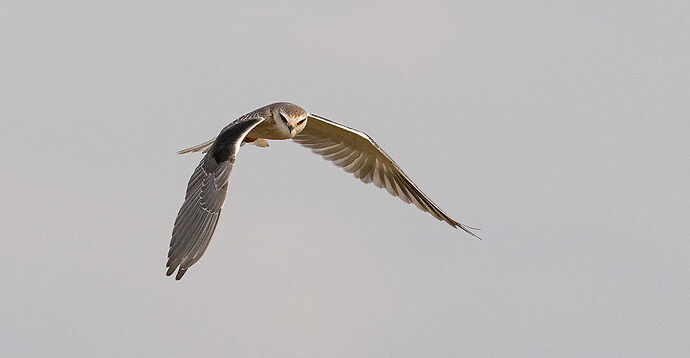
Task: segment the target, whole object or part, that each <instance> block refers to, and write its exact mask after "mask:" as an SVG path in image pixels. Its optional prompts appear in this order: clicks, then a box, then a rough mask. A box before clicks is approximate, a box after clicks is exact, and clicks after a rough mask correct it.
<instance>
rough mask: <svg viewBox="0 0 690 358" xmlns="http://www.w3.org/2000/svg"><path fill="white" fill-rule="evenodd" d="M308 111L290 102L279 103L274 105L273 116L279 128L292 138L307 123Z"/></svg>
mask: <svg viewBox="0 0 690 358" xmlns="http://www.w3.org/2000/svg"><path fill="white" fill-rule="evenodd" d="M308 115H309V113H307V111H305V110H304V109H302V107H300V106H297V105H294V104H292V103H280V104H279V105H278V106H276V107H275V110H274V113H273V118H275V121H276V124H277V125H278V127H279V128H281V130H284V131H285V134H286V135H288V136H289V137H290V138H293V137H294V136H296V135H297V134H299V132H301V131H302V129H304V127H305V126H306V125H307V116H308Z"/></svg>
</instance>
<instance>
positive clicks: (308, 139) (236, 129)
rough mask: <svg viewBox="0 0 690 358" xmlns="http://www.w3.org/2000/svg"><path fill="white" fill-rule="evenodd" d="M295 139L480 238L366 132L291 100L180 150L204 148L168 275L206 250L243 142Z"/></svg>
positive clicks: (177, 225)
mask: <svg viewBox="0 0 690 358" xmlns="http://www.w3.org/2000/svg"><path fill="white" fill-rule="evenodd" d="M285 139H291V140H292V141H294V142H296V143H298V144H300V145H302V146H304V147H306V148H309V149H311V151H312V152H314V153H316V154H318V155H320V156H322V157H323V158H324V159H326V160H329V161H331V162H333V163H334V164H335V165H336V166H338V167H341V168H342V169H344V170H345V171H346V172H348V173H351V174H353V175H354V176H355V178H357V179H359V180H361V181H362V182H364V183H374V185H376V186H377V187H379V188H384V189H386V190H387V191H388V192H389V193H390V194H391V195H393V196H397V197H398V198H400V199H401V200H402V201H404V202H405V203H408V204H409V203H412V204H414V205H416V206H417V207H418V208H419V209H421V210H422V211H425V212H428V213H429V214H431V215H432V216H433V217H435V218H436V219H438V220H441V221H445V222H446V223H448V224H449V225H450V226H452V227H454V228H460V229H462V230H463V231H465V232H466V233H468V234H470V235H472V236H474V237H477V238H479V237H478V236H477V235H476V234H475V233H474V232H473V231H472V230H479V229H478V228H474V227H471V226H467V225H463V224H461V223H459V222H457V221H455V220H453V219H452V218H451V217H450V216H448V215H447V214H446V213H445V212H444V211H443V210H441V209H440V208H439V207H438V206H437V205H436V204H434V202H432V201H431V199H429V197H428V196H426V195H425V194H424V193H423V192H422V191H421V190H420V189H419V188H418V187H417V185H416V184H415V183H414V182H413V181H412V179H410V177H409V176H407V175H406V174H405V173H404V172H403V171H402V169H400V167H399V166H398V165H397V164H396V163H395V161H393V158H391V157H390V156H389V155H388V154H386V152H384V151H383V149H381V147H380V146H379V145H378V144H377V143H376V142H375V141H374V140H373V139H372V138H371V137H370V136H369V135H367V134H366V133H364V132H362V131H359V130H356V129H353V128H350V127H347V126H345V125H342V124H339V123H336V122H334V121H331V120H329V119H327V118H325V117H322V116H319V115H316V114H313V113H309V112H307V111H306V110H304V109H303V108H302V107H300V106H297V105H295V104H292V103H288V102H277V103H273V104H269V105H266V106H264V107H261V108H259V109H256V110H254V111H252V112H249V113H247V114H245V115H243V116H241V117H239V118H238V119H236V120H235V121H233V122H231V123H230V124H228V125H227V126H225V128H223V129H222V130H221V131H220V133H219V134H218V136H217V137H215V138H212V139H210V140H208V141H206V142H204V143H201V144H199V145H195V146H193V147H190V148H186V149H183V150H180V151H179V152H178V153H179V154H185V153H192V152H202V153H205V155H204V157H203V158H202V159H201V161H200V162H199V165H198V166H197V167H196V169H195V170H194V173H193V174H192V176H191V178H190V179H189V183H188V184H187V191H186V194H185V199H184V202H183V204H182V207H181V208H180V210H179V212H178V214H177V217H176V219H175V224H174V225H173V231H172V237H171V239H170V248H169V250H168V261H167V264H166V267H167V271H166V275H167V276H171V275H172V274H173V273H174V272H175V271H176V270H177V274H176V275H175V279H176V280H180V279H181V278H182V276H184V274H185V272H187V270H188V269H189V267H190V266H192V265H194V264H195V263H196V262H197V261H199V259H200V258H201V256H202V255H203V254H204V252H205V251H206V248H207V247H208V245H209V242H210V241H211V237H212V236H213V232H214V231H215V229H216V225H217V224H218V218H219V216H220V212H221V209H222V207H223V204H224V202H225V197H226V194H227V191H228V179H229V177H230V172H231V171H232V167H233V165H234V163H235V160H236V157H237V153H238V151H239V149H240V147H241V146H243V145H245V144H247V143H252V144H254V145H256V146H258V147H267V146H268V140H285Z"/></svg>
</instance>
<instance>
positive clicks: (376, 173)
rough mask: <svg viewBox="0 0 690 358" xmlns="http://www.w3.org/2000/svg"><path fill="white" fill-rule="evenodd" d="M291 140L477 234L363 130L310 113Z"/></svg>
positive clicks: (452, 224) (471, 233)
mask: <svg viewBox="0 0 690 358" xmlns="http://www.w3.org/2000/svg"><path fill="white" fill-rule="evenodd" d="M293 140H294V141H295V142H297V143H299V144H301V145H303V146H305V147H307V148H310V149H311V150H312V152H314V153H316V154H318V155H320V156H322V157H323V158H324V159H326V160H330V161H332V162H333V163H334V164H335V165H337V166H339V167H341V168H343V169H345V171H346V172H348V173H353V174H354V176H355V177H356V178H358V179H360V180H361V181H363V182H364V183H371V182H373V183H374V185H376V186H378V187H379V188H384V189H386V190H388V192H389V193H390V194H391V195H393V196H397V197H399V198H400V199H402V201H404V202H406V203H413V204H415V205H416V206H417V207H418V208H419V209H421V210H422V211H425V212H428V213H429V214H431V215H432V216H433V217H435V218H436V219H438V220H442V221H445V222H447V223H448V224H449V225H450V226H452V227H455V228H457V227H459V228H461V229H462V230H464V231H465V232H467V233H468V234H470V235H472V236H475V237H477V235H475V234H474V233H473V232H472V231H470V229H474V228H471V227H469V226H466V225H463V224H461V223H459V222H457V221H455V220H453V219H451V218H450V217H449V216H448V215H447V214H446V213H445V212H443V210H441V209H440V208H439V207H438V206H436V204H434V202H433V201H431V199H429V197H427V196H426V195H425V194H424V193H422V191H421V190H419V188H418V187H417V185H415V183H414V182H412V179H410V177H408V176H407V175H406V174H405V173H404V172H403V171H402V169H400V167H399V166H398V165H397V164H396V163H395V162H394V161H393V159H392V158H391V157H390V156H389V155H388V154H386V152H384V151H383V149H381V147H379V145H378V144H376V142H375V141H374V140H373V139H371V137H369V136H368V135H367V134H366V133H364V132H360V131H358V130H356V129H352V128H349V127H346V126H344V125H342V124H338V123H335V122H333V121H330V120H328V119H326V118H323V117H320V116H317V115H315V114H310V115H309V117H308V119H307V126H306V127H305V128H304V129H303V130H302V132H301V133H300V134H298V135H297V136H296V137H295V138H293Z"/></svg>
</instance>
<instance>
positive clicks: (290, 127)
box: [287, 124, 295, 132]
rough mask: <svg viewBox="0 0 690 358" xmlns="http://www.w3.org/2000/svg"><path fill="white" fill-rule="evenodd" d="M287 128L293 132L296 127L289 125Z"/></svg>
mask: <svg viewBox="0 0 690 358" xmlns="http://www.w3.org/2000/svg"><path fill="white" fill-rule="evenodd" d="M287 126H288V129H289V130H290V132H292V130H293V129H295V126H293V125H292V124H288V125H287Z"/></svg>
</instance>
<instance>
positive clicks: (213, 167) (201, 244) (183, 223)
mask: <svg viewBox="0 0 690 358" xmlns="http://www.w3.org/2000/svg"><path fill="white" fill-rule="evenodd" d="M261 121H263V118H240V119H239V120H237V121H235V122H233V123H230V124H229V125H228V126H227V127H225V128H223V130H222V131H221V132H220V134H219V135H218V137H217V138H216V140H215V142H213V144H212V145H211V147H210V149H209V150H208V152H207V153H206V155H205V156H204V158H203V159H201V162H200V163H199V165H198V166H197V167H196V170H194V173H193V174H192V177H191V178H190V179H189V184H187V194H186V195H185V199H184V203H183V204H182V207H181V208H180V211H179V212H178V214H177V218H176V219H175V226H174V227H173V232H172V239H171V240H170V250H169V251H168V263H167V264H166V267H168V271H167V272H166V275H168V276H170V275H172V274H173V272H175V270H176V269H177V268H178V267H179V270H178V271H177V275H176V276H175V279H176V280H179V279H181V278H182V276H183V275H184V274H185V272H186V271H187V269H188V268H189V267H190V266H192V265H193V264H194V263H196V262H197V261H199V259H200V258H201V255H203V254H204V251H206V248H207V247H208V243H209V242H210V241H211V236H213V232H214V231H215V229H216V224H218V216H219V215H220V210H221V208H222V207H223V203H224V202H225V195H226V194H227V191H228V178H229V177H230V171H231V170H232V166H233V164H234V163H235V156H236V155H237V151H238V150H239V148H240V143H241V142H242V140H243V139H244V137H245V136H246V135H247V133H249V132H250V131H251V130H252V129H253V128H254V127H256V126H257V125H258V124H259V123H261Z"/></svg>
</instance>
